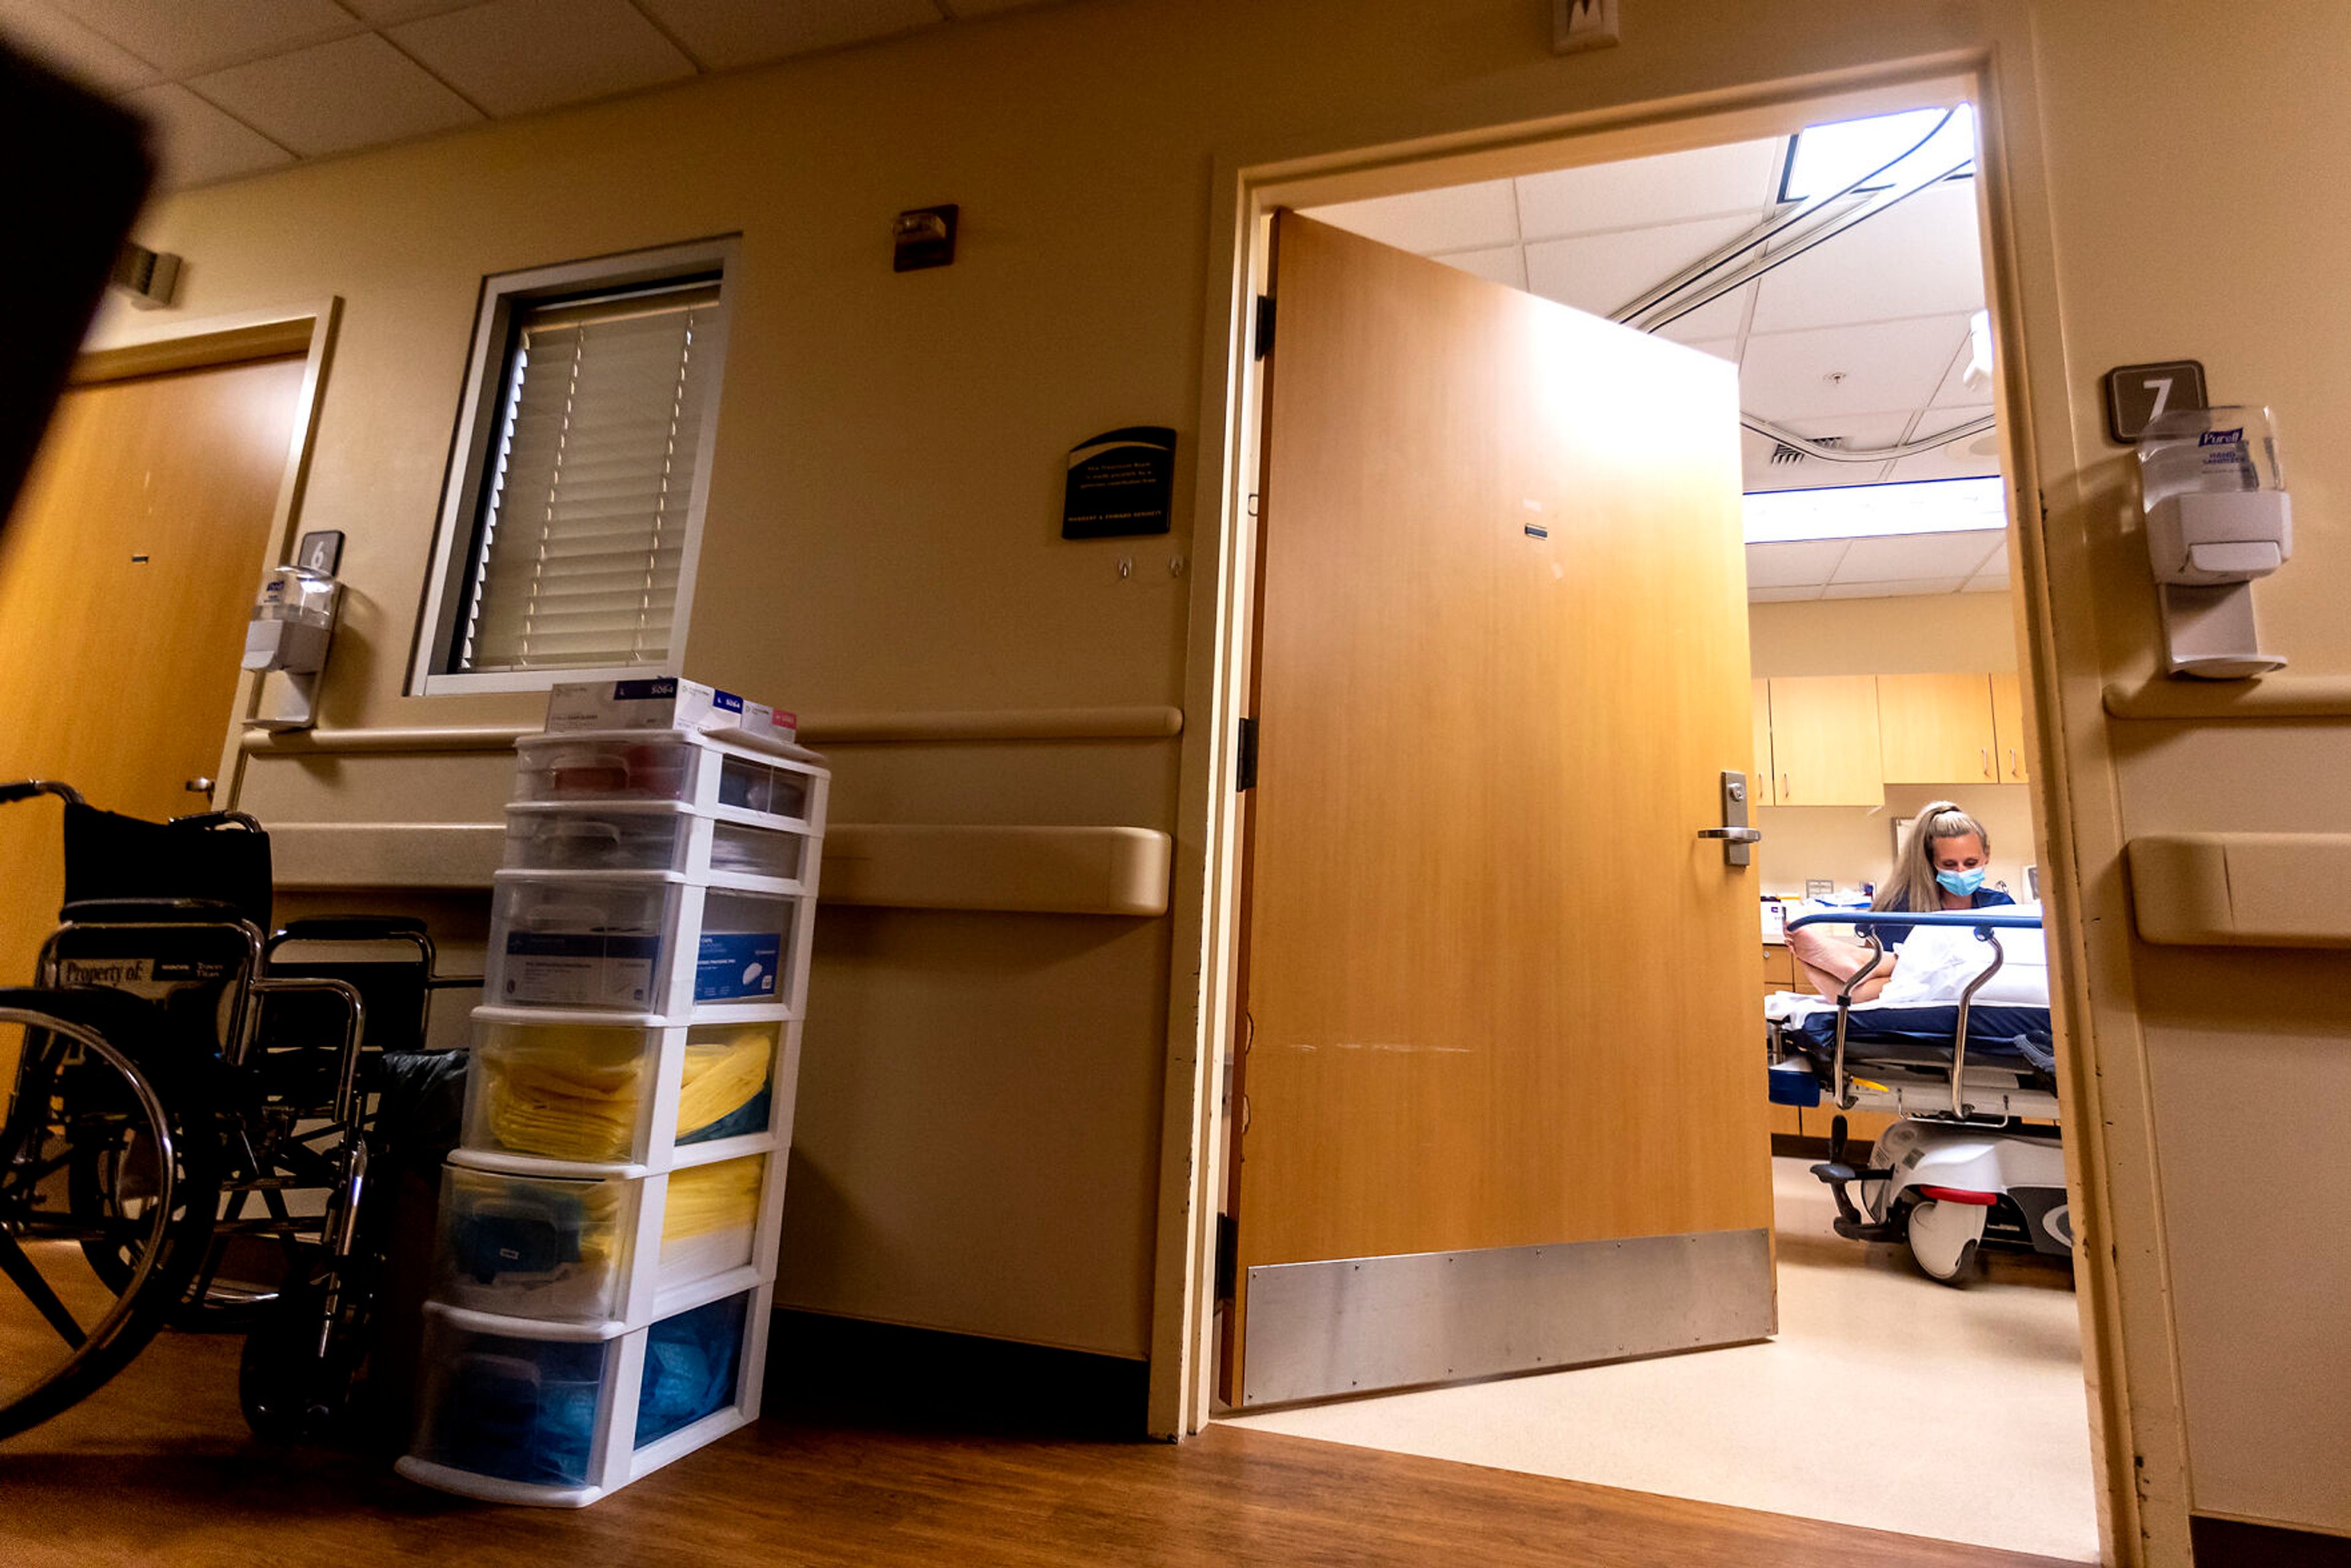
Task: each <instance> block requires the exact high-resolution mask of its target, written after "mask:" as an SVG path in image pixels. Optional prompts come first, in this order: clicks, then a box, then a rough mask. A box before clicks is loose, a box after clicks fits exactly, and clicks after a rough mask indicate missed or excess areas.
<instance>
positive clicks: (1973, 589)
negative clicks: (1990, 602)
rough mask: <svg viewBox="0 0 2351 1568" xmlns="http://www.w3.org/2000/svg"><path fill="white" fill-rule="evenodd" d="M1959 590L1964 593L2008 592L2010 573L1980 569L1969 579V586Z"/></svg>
mask: <svg viewBox="0 0 2351 1568" xmlns="http://www.w3.org/2000/svg"><path fill="white" fill-rule="evenodd" d="M2007 591H2008V573H2006V572H2004V571H2001V572H1991V571H1980V572H1978V573H1976V574H1975V575H1974V576H1973V577H1971V578H1970V579H1968V585H1967V587H1965V588H1963V589H1961V590H1960V592H1962V593H2006V592H2007Z"/></svg>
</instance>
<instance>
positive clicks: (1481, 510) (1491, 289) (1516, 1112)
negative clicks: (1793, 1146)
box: [1224, 213, 1775, 1406]
mask: <svg viewBox="0 0 2351 1568" xmlns="http://www.w3.org/2000/svg"><path fill="white" fill-rule="evenodd" d="M1273 276H1274V280H1275V281H1274V298H1275V302H1276V310H1277V316H1276V322H1277V331H1276V333H1275V335H1274V342H1273V346H1272V349H1271V351H1270V355H1269V358H1268V365H1267V382H1266V387H1265V402H1264V406H1265V425H1264V447H1263V453H1264V456H1263V479H1262V484H1261V488H1260V507H1259V517H1260V521H1259V528H1260V529H1261V534H1260V540H1259V607H1258V632H1257V639H1256V664H1255V682H1256V692H1255V697H1254V703H1253V711H1254V713H1255V716H1256V717H1257V719H1258V721H1259V736H1258V758H1259V763H1258V773H1257V783H1256V786H1255V789H1256V793H1255V795H1254V797H1253V798H1252V800H1251V802H1250V805H1249V829H1248V832H1249V844H1248V859H1247V868H1248V869H1247V873H1246V875H1247V881H1246V884H1245V888H1246V891H1245V894H1244V903H1245V907H1246V911H1247V914H1246V920H1247V927H1246V932H1245V935H1244V937H1243V941H1242V951H1243V955H1244V956H1243V964H1244V970H1243V976H1242V995H1243V998H1244V1006H1245V1008H1246V1018H1245V1020H1244V1030H1243V1035H1244V1039H1245V1040H1246V1042H1247V1043H1246V1046H1245V1050H1244V1055H1243V1060H1242V1064H1241V1070H1240V1076H1239V1079H1238V1101H1237V1103H1238V1106H1239V1117H1238V1119H1239V1121H1240V1123H1241V1124H1242V1126H1243V1128H1244V1129H1245V1130H1244V1131H1243V1132H1242V1133H1241V1134H1240V1136H1239V1141H1238V1154H1239V1176H1238V1184H1237V1203H1236V1206H1235V1207H1236V1211H1235V1215H1234V1218H1235V1221H1236V1225H1237V1237H1236V1241H1237V1253H1236V1260H1235V1261H1236V1264H1237V1267H1236V1268H1235V1269H1234V1270H1233V1284H1234V1287H1235V1296H1236V1299H1235V1301H1233V1303H1232V1310H1231V1313H1230V1316H1229V1317H1228V1339H1227V1342H1226V1350H1227V1356H1226V1364H1225V1367H1224V1371H1225V1374H1226V1376H1225V1386H1224V1397H1225V1398H1226V1399H1227V1400H1228V1402H1229V1403H1231V1404H1235V1405H1238V1406H1259V1405H1268V1404H1279V1403H1284V1402H1288V1401H1292V1400H1300V1399H1311V1398H1317V1397H1322V1396H1332V1395H1342V1394H1348V1393H1360V1392H1363V1391H1365V1390H1369V1389H1374V1388H1381V1387H1401V1386H1409V1385H1416V1384H1426V1383H1439V1382H1447V1381H1452V1380H1457V1379H1461V1378H1468V1377H1476V1376H1484V1375H1493V1374H1498V1373H1503V1372H1512V1371H1520V1370H1528V1369H1532V1368H1536V1367H1544V1366H1559V1365H1570V1364H1576V1363H1578V1362H1589V1361H1600V1360H1610V1359H1615V1358H1618V1357H1623V1356H1628V1355H1642V1354H1654V1353H1658V1352H1664V1351H1668V1350H1686V1349H1689V1348H1692V1347H1694V1346H1698V1345H1706V1344H1721V1343H1737V1342H1741V1341H1750V1340H1754V1339H1758V1338H1761V1337H1763V1336H1765V1335H1767V1334H1769V1333H1771V1332H1772V1330H1773V1328H1774V1326H1775V1298H1774V1293H1773V1285H1772V1273H1771V1175H1770V1161H1769V1157H1768V1141H1767V1132H1766V1125H1765V1114H1766V1104H1765V1092H1764V1083H1763V1062H1762V1059H1761V1057H1762V1053H1761V1020H1760V1019H1758V1018H1757V1016H1756V1011H1755V997H1756V995H1757V981H1758V979H1759V975H1758V972H1757V970H1758V964H1759V959H1758V953H1759V951H1760V948H1759V944H1758V941H1757V936H1756V931H1757V926H1756V920H1757V913H1756V889H1755V883H1754V877H1753V873H1752V871H1751V870H1749V869H1745V868H1741V867H1734V866H1731V865H1729V864H1726V855H1725V852H1724V844H1723V841H1720V840H1719V839H1715V840H1709V839H1703V838H1700V837H1699V836H1698V835H1699V833H1700V831H1702V830H1705V829H1708V828H1715V827H1720V826H1721V825H1722V824H1723V823H1724V821H1725V815H1724V800H1723V796H1724V791H1725V786H1726V781H1725V778H1724V775H1725V774H1726V772H1732V773H1737V774H1740V776H1742V777H1743V770H1744V769H1745V768H1747V767H1748V764H1749V752H1750V747H1751V744H1752V735H1751V733H1750V711H1749V685H1748V650H1747V602H1746V578H1745V567H1744V561H1743V558H1742V554H1741V546H1740V453H1739V424H1738V413H1739V409H1738V384H1737V372H1736V371H1734V370H1733V369H1732V367H1731V366H1729V364H1726V363H1724V362H1723V361H1719V360H1715V359H1712V358H1709V357H1708V356H1706V355H1703V354H1700V353H1698V352H1697V351H1695V350H1689V349H1685V348H1681V347H1678V346H1677V345H1674V344H1671V343H1668V342H1665V341H1661V340H1655V339H1651V338H1647V337H1645V336H1643V335H1641V334H1639V333H1636V332H1634V331H1632V330H1629V329H1625V328H1622V327H1618V326H1615V325H1613V324H1611V323H1609V322H1606V321H1604V320H1601V319H1597V318H1594V317H1591V316H1586V315H1583V314H1581V313H1580V312H1577V311H1573V310H1570V309H1567V308H1564V307H1562V306H1559V305H1554V304H1552V303H1550V302H1548V301H1546V300H1542V299H1539V298H1535V297H1533V296H1531V295H1528V294H1523V293H1520V292H1518V291H1516V290H1513V289H1510V288H1505V287H1499V286H1498V285H1495V284H1491V283H1487V282H1483V281H1481V280H1479V279H1478V278H1475V277H1470V276H1468V274H1466V273H1462V272H1458V271H1455V270H1454V269H1452V268H1450V267H1444V266H1441V265H1439V264H1437V263H1435V262H1431V261H1426V260H1423V259H1421V258H1419V257H1416V256H1408V255H1406V254H1405V253H1403V252H1401V251H1397V250H1393V249H1390V248H1388V247H1387V246H1380V245H1375V244H1374V243H1372V242H1371V241H1368V240H1364V239H1362V238H1359V237H1357V236H1355V235H1350V234H1346V233H1343V232H1341V231H1339V230H1336V229H1333V228H1331V227H1328V226H1326V225H1320V224H1316V223H1313V222H1311V221H1309V220H1306V219H1302V218H1300V217H1298V216H1296V215H1294V214H1289V213H1283V214H1279V215H1278V217H1277V219H1276V224H1275V251H1274V269H1273ZM1744 820H1745V818H1744V814H1743V812H1742V813H1741V814H1740V821H1744ZM1742 858H1743V857H1742Z"/></svg>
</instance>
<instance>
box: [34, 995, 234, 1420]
mask: <svg viewBox="0 0 2351 1568" xmlns="http://www.w3.org/2000/svg"><path fill="white" fill-rule="evenodd" d="M0 1024H8V1025H16V1026H20V1027H21V1029H22V1030H23V1051H22V1052H21V1054H20V1056H19V1059H18V1061H17V1063H16V1074H15V1083H14V1091H13V1093H12V1096H11V1099H10V1103H9V1104H8V1106H7V1110H6V1113H5V1120H0V1437H7V1436H9V1435H12V1434H14V1433H16V1432H20V1431H23V1430H25V1429H26V1427H32V1426H34V1425H36V1424H37V1423H39V1422H41V1421H45V1420H47V1419H48V1417H50V1416H54V1415H56V1414H57V1413H58V1412H59V1411H61V1410H64V1409H66V1408H68V1406H72V1405H73V1404H74V1403H75V1402H76V1401H78V1400H79V1399H82V1398H84V1397H85V1396H88V1395H89V1394H90V1393H92V1392H93V1391H95V1390H96V1389H97V1388H98V1387H99V1386H100V1385H103V1384H104V1383H105V1382H106V1381H107V1379H108V1378H110V1377H111V1376H113V1375H114V1374H115V1373H117V1372H118V1371H120V1370H121V1368H122V1367H123V1366H124V1365H125V1364H128V1363H129V1362H130V1361H131V1358H132V1357H133V1356H135V1355H137V1354H139V1352H140V1350H141V1348H142V1347H144V1346H145V1344H146V1343H147V1342H148V1341H149V1340H150V1339H152V1338H153V1337H154V1334H155V1332H156V1330H157V1329H159V1328H160V1327H162V1323H163V1322H164V1320H165V1318H166V1317H167V1316H168V1315H169V1313H170V1312H171V1309H172V1303H173V1302H174V1301H177V1300H178V1299H179V1297H180V1295H181V1294H182V1293H183V1291H185V1290H186V1289H187V1286H188V1282H189V1281H190V1279H191V1278H192V1277H193V1270H194V1269H195V1267H196V1265H197V1263H198V1262H199V1261H200V1260H201V1258H202V1255H203V1251H204V1236H205V1234H206V1233H207V1232H208V1230H209V1228H210V1226H211V1224H212V1216H213V1205H214V1187H213V1177H212V1169H213V1166H212V1159H211V1151H210V1150H209V1149H208V1148H207V1147H206V1146H205V1140H206V1137H207V1136H208V1135H209V1133H210V1130H211V1129H210V1126H209V1124H208V1123H201V1122H200V1123H197V1124H195V1125H196V1126H197V1127H198V1129H199V1131H198V1132H197V1133H196V1134H195V1135H193V1136H191V1135H190V1134H189V1132H188V1131H187V1130H186V1128H185V1126H184V1125H183V1123H182V1121H181V1120H180V1118H179V1117H178V1116H177V1115H175V1114H174V1110H173V1106H174V1103H175V1101H179V1100H180V1098H181V1097H180V1096H178V1095H177V1094H176V1093H175V1092H174V1090H175V1086H174V1084H173V1083H172V1078H171V1075H170V1074H168V1073H164V1074H162V1075H161V1076H160V1077H159V1076H157V1075H155V1074H153V1073H152V1072H151V1071H149V1070H148V1069H147V1068H146V1067H145V1066H143V1065H142V1064H141V1061H140V1058H139V1055H138V1054H136V1052H137V1051H138V1048H139V1045H143V1043H144V1042H145V1041H146V1040H148V1039H150V1038H152V1030H154V1029H155V1027H156V1026H155V1015H154V1014H153V1011H152V1009H148V1008H146V1007H145V1006H144V1005H143V1004H141V1003H139V1002H137V1001H135V1000H132V999H131V998H126V997H122V996H120V995H118V994H115V993H110V992H97V993H90V992H78V991H71V990H67V991H31V990H7V991H0ZM133 1042H137V1043H135V1044H134V1043H133ZM87 1148H97V1149H101V1150H112V1151H116V1152H117V1153H118V1154H119V1155H123V1157H124V1158H125V1159H126V1161H127V1163H126V1164H125V1166H124V1174H125V1177H126V1179H127V1180H128V1181H130V1182H131V1183H132V1184H133V1185H135V1186H136V1188H137V1195H138V1196H137V1198H136V1201H135V1202H131V1203H127V1204H125V1205H122V1206H120V1207H119V1208H117V1209H116V1210H115V1211H113V1212H110V1213H105V1214H94V1213H91V1212H89V1211H88V1209H87V1208H86V1207H85V1208H82V1209H78V1208H77V1207H76V1205H75V1204H74V1203H73V1201H72V1195H71V1190H70V1189H71V1181H70V1172H71V1170H72V1167H73V1165H74V1161H75V1158H76V1153H77V1151H78V1150H82V1149H87ZM93 1251H94V1252H95V1254H96V1255H97V1256H99V1257H102V1258H105V1259H107V1260H110V1266H109V1267H108V1268H107V1269H105V1270H99V1269H98V1268H94V1267H93V1266H92V1262H91V1259H92V1256H93Z"/></svg>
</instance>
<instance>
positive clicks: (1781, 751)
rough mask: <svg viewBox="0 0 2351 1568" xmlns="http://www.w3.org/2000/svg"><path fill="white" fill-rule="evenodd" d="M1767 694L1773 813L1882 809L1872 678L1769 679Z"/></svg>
mask: <svg viewBox="0 0 2351 1568" xmlns="http://www.w3.org/2000/svg"><path fill="white" fill-rule="evenodd" d="M1766 684H1767V685H1770V687H1771V766H1772V768H1773V769H1774V773H1773V776H1772V785H1773V792H1772V795H1771V800H1770V802H1769V803H1770V804H1771V805H1774V806H1882V805H1884V804H1885V803H1886V789H1885V779H1884V775H1883V774H1882V773H1881V772H1880V771H1879V766H1880V765H1879V760H1878V732H1877V677H1876V676H1875V675H1798V676H1792V677H1787V678H1779V677H1774V678H1773V679H1772V680H1771V681H1770V682H1768V683H1766Z"/></svg>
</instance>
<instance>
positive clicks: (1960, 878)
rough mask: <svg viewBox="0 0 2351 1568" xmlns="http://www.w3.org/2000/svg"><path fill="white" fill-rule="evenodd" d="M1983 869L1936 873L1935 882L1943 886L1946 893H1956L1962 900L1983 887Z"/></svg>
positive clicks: (1979, 867)
mask: <svg viewBox="0 0 2351 1568" xmlns="http://www.w3.org/2000/svg"><path fill="white" fill-rule="evenodd" d="M1983 879H1984V873H1983V867H1981V866H1978V867H1976V869H1975V870H1973V871H1938V872H1937V873H1935V880H1936V881H1937V882H1939V883H1942V884H1943V891H1944V892H1946V893H1956V894H1959V896H1961V897H1962V898H1964V897H1966V896H1967V895H1968V894H1971V893H1973V892H1974V891H1975V890H1976V889H1978V888H1980V887H1981V886H1982V885H1983Z"/></svg>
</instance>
